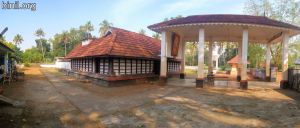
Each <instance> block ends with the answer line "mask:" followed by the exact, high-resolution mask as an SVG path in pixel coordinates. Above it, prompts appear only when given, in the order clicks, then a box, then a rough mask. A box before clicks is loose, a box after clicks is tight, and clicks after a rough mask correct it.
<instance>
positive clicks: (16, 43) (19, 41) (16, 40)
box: [13, 34, 24, 46]
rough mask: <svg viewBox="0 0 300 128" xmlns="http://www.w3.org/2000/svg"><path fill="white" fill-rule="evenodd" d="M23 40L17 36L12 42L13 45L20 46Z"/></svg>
mask: <svg viewBox="0 0 300 128" xmlns="http://www.w3.org/2000/svg"><path fill="white" fill-rule="evenodd" d="M23 41H24V40H23V37H22V36H21V35H20V34H17V35H16V36H15V37H14V40H13V42H14V43H15V45H17V46H18V45H20V44H22V42H23Z"/></svg>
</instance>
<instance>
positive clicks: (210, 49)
mask: <svg viewBox="0 0 300 128" xmlns="http://www.w3.org/2000/svg"><path fill="white" fill-rule="evenodd" d="M208 52H209V54H208V74H213V73H212V72H213V67H214V64H213V41H210V42H209V44H208Z"/></svg>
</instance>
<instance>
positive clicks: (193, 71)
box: [184, 69, 197, 75]
mask: <svg viewBox="0 0 300 128" xmlns="http://www.w3.org/2000/svg"><path fill="white" fill-rule="evenodd" d="M184 72H185V74H187V75H196V74H197V70H193V69H185V70H184Z"/></svg>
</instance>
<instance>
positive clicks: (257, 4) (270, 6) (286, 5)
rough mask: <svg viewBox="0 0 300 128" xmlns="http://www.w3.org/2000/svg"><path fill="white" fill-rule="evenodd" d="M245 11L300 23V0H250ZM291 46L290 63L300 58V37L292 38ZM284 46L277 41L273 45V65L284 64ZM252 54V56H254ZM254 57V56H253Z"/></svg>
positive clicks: (279, 65)
mask: <svg viewBox="0 0 300 128" xmlns="http://www.w3.org/2000/svg"><path fill="white" fill-rule="evenodd" d="M244 13H246V14H250V15H258V16H266V17H268V18H271V19H275V20H279V21H283V22H287V23H291V24H296V25H300V1H295V0H274V1H270V0H248V1H247V2H246V3H245V8H244ZM291 41H292V42H291V43H290V46H289V51H291V52H290V55H289V62H288V63H289V65H292V63H293V62H294V61H295V59H296V58H299V57H300V56H299V50H300V45H299V46H297V45H298V44H297V42H298V43H299V42H300V41H299V37H298V38H295V39H294V40H293V39H292V40H291ZM281 52H282V46H281V43H275V44H273V45H272V46H271V55H272V60H271V63H272V64H273V66H276V67H278V68H279V69H280V68H281V65H282V59H281V57H282V55H281V54H282V53H281ZM252 55H253V54H252ZM252 55H250V56H252ZM251 58H252V57H251Z"/></svg>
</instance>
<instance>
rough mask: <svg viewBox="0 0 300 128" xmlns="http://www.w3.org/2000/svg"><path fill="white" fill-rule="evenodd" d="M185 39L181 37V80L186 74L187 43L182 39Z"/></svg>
mask: <svg viewBox="0 0 300 128" xmlns="http://www.w3.org/2000/svg"><path fill="white" fill-rule="evenodd" d="M182 38H183V37H181V41H180V43H181V65H180V78H182V79H184V77H185V74H184V68H185V56H184V53H185V42H184V40H183V39H182Z"/></svg>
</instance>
